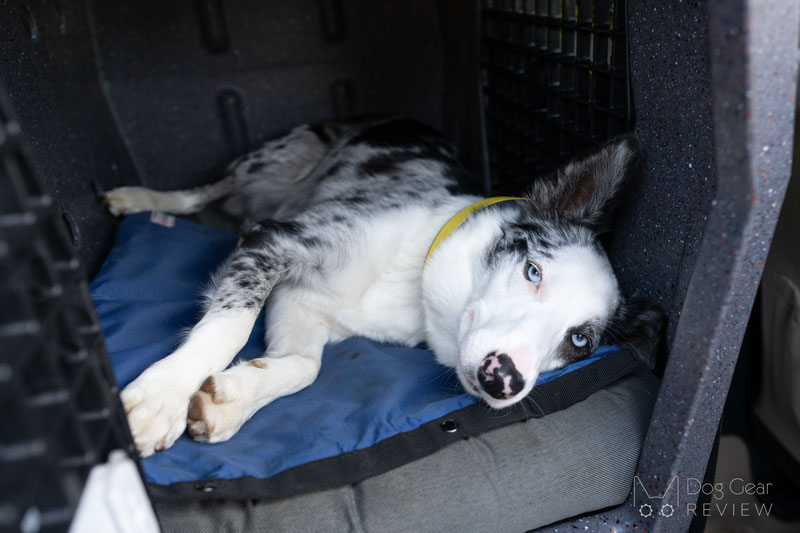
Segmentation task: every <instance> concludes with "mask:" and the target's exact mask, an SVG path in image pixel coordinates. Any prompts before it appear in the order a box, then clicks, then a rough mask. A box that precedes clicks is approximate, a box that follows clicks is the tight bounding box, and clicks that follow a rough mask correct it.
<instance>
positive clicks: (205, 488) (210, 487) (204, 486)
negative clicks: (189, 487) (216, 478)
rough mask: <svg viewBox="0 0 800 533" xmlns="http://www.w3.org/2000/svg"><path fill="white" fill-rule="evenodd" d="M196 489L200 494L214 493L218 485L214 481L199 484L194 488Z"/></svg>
mask: <svg viewBox="0 0 800 533" xmlns="http://www.w3.org/2000/svg"><path fill="white" fill-rule="evenodd" d="M194 488H195V489H197V490H199V491H200V492H213V491H214V489H216V488H217V484H216V483H214V482H213V481H206V482H204V483H198V484H196V485H195V486H194Z"/></svg>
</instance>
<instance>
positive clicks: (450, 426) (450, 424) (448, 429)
mask: <svg viewBox="0 0 800 533" xmlns="http://www.w3.org/2000/svg"><path fill="white" fill-rule="evenodd" d="M439 427H440V428H442V431H444V432H445V433H455V432H456V431H458V422H456V421H455V420H453V419H452V418H448V419H447V420H445V421H444V422H442V423H441V424H440V425H439Z"/></svg>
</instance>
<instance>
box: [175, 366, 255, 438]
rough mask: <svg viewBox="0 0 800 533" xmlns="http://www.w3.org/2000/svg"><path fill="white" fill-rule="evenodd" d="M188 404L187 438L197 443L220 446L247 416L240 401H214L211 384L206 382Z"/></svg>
mask: <svg viewBox="0 0 800 533" xmlns="http://www.w3.org/2000/svg"><path fill="white" fill-rule="evenodd" d="M203 386H204V387H205V390H204V389H200V390H199V391H197V392H196V393H194V395H192V399H191V400H190V401H189V409H188V411H187V414H186V427H187V430H188V431H189V435H191V436H192V438H193V439H194V440H197V441H200V442H222V441H225V440H228V439H229V438H231V437H232V436H233V435H234V434H235V433H236V432H237V431H238V430H239V428H240V427H241V426H242V424H244V422H245V420H247V418H248V415H249V410H248V406H247V405H244V404H243V402H241V401H218V400H216V399H214V396H215V394H216V393H215V388H214V380H212V381H211V382H209V380H208V379H207V380H206V381H205V382H204V383H203Z"/></svg>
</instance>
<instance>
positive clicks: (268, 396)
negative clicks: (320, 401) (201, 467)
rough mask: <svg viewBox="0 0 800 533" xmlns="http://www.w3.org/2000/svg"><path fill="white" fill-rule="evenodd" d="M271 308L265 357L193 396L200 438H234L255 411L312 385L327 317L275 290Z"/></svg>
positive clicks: (215, 378) (192, 414)
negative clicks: (276, 292) (268, 339)
mask: <svg viewBox="0 0 800 533" xmlns="http://www.w3.org/2000/svg"><path fill="white" fill-rule="evenodd" d="M275 296H276V298H275V300H274V301H272V302H271V308H270V310H269V313H268V326H267V329H268V332H270V333H271V334H270V333H268V335H269V337H270V338H271V340H270V341H269V347H268V348H267V353H266V354H265V356H264V357H259V358H257V359H253V360H251V361H247V362H242V363H240V364H238V365H235V366H233V367H231V368H229V369H227V370H225V371H224V372H218V373H216V374H212V375H211V376H209V378H208V379H206V381H205V382H203V385H202V387H201V388H200V390H199V391H197V393H196V394H195V395H194V396H193V397H192V401H191V404H190V406H189V416H188V419H189V420H188V421H189V434H190V435H191V436H192V437H194V438H195V439H196V440H199V441H202V442H220V441H224V440H227V439H229V438H231V437H232V436H233V435H234V434H236V432H237V431H238V430H239V428H240V427H241V426H242V424H244V423H245V422H246V421H247V420H248V419H249V418H250V417H251V416H253V415H254V414H255V413H256V411H258V410H259V409H261V408H262V407H264V406H265V405H267V404H269V403H270V402H272V401H273V400H275V399H277V398H280V397H283V396H288V395H290V394H294V393H295V392H298V391H300V390H302V389H304V388H306V387H307V386H309V385H310V384H311V383H312V382H313V381H314V380H315V379H316V377H317V374H318V373H319V369H320V364H321V361H322V349H323V348H324V346H325V343H326V342H327V341H328V339H329V337H330V326H329V324H328V322H327V320H326V318H325V317H324V316H322V315H320V314H318V313H317V312H316V311H314V310H313V309H310V308H307V307H305V306H303V305H302V304H301V303H299V302H296V301H292V300H291V299H290V298H286V295H285V294H283V295H281V294H276V295H275Z"/></svg>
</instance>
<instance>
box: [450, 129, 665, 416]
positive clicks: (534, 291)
mask: <svg viewBox="0 0 800 533" xmlns="http://www.w3.org/2000/svg"><path fill="white" fill-rule="evenodd" d="M636 155H637V144H636V141H635V140H634V139H633V138H632V137H621V138H617V139H615V140H613V141H611V142H609V143H608V144H606V145H604V146H602V147H601V148H600V149H599V150H597V151H596V152H594V153H592V154H591V155H589V156H588V157H586V158H583V159H580V160H576V161H574V162H571V163H569V164H567V165H566V166H565V167H563V168H562V169H561V170H559V171H558V172H556V173H555V174H553V175H551V176H546V177H544V178H542V179H540V180H538V181H537V182H535V183H534V185H533V186H532V188H531V190H530V192H529V194H528V196H527V198H526V200H525V201H521V202H516V204H517V205H518V206H519V207H517V208H510V207H508V206H506V207H500V208H499V209H498V211H500V210H502V209H505V210H506V211H505V212H504V217H503V219H502V222H500V226H499V231H495V232H494V235H493V237H492V239H490V240H489V241H487V242H489V245H488V246H487V247H485V249H484V251H483V252H482V253H481V255H482V256H483V257H481V258H480V263H481V264H479V265H473V267H472V270H473V271H472V272H471V273H470V275H469V276H470V287H471V294H470V296H469V298H468V299H467V300H466V305H465V306H464V307H463V309H462V311H461V315H460V318H459V325H458V333H457V345H458V347H457V350H458V362H457V365H456V369H457V372H458V375H459V378H460V380H461V382H462V384H463V385H464V386H465V387H466V388H467V389H468V390H470V391H471V392H472V393H473V394H476V395H478V396H480V397H481V398H483V399H484V400H485V401H486V402H487V403H488V404H489V405H490V406H492V407H495V408H501V407H505V406H508V405H511V404H513V403H515V402H517V401H519V400H520V399H522V398H523V397H525V396H526V395H527V394H528V392H529V391H530V390H531V388H532V387H533V385H534V384H535V382H536V379H537V377H538V375H539V374H540V373H541V372H544V371H547V370H552V369H555V368H559V367H562V366H565V365H567V364H569V363H572V362H575V361H578V360H581V359H584V358H586V357H588V356H589V355H590V354H592V352H594V350H595V349H596V348H597V347H598V346H600V345H601V344H607V343H626V342H635V341H634V337H636V336H637V335H638V336H640V337H643V338H644V339H646V341H647V343H645V344H649V343H651V342H653V341H655V337H656V336H657V334H658V326H659V324H660V316H659V314H658V313H657V312H656V311H654V310H653V308H651V307H649V306H642V305H641V304H640V303H639V302H633V303H632V302H631V301H629V300H627V299H626V298H625V297H624V296H623V295H622V293H621V292H620V289H619V286H618V283H617V279H616V277H615V275H614V271H613V270H612V268H611V264H610V263H609V260H608V257H607V256H606V253H605V251H604V249H603V247H602V245H601V244H600V242H599V241H598V235H599V234H600V233H601V232H602V231H603V230H604V229H605V227H606V225H607V223H608V219H609V217H610V213H611V210H612V208H613V205H614V203H615V200H616V198H617V197H618V192H619V190H620V188H621V186H622V185H623V183H624V182H625V180H626V177H627V176H628V175H629V174H630V171H631V168H632V166H633V165H634V162H635V160H636ZM476 262H478V261H477V258H476ZM639 345H640V346H641V343H639ZM648 348H649V346H644V347H643V349H642V350H641V351H642V353H647V352H648Z"/></svg>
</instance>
